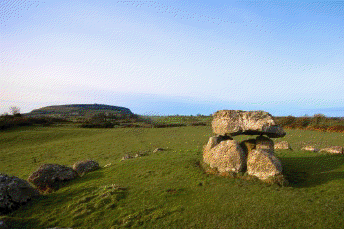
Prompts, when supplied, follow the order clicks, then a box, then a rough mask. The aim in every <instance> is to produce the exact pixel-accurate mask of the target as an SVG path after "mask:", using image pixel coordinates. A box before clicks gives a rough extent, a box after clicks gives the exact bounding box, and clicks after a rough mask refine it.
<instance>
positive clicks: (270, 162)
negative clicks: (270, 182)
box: [247, 149, 282, 180]
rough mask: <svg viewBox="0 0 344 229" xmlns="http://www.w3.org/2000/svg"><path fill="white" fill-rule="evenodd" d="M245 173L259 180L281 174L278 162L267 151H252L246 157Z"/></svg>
mask: <svg viewBox="0 0 344 229" xmlns="http://www.w3.org/2000/svg"><path fill="white" fill-rule="evenodd" d="M247 173H248V175H251V176H256V177H258V178H259V179H260V180H266V179H269V178H271V177H275V176H278V175H281V174H282V164H281V162H280V160H279V159H278V158H277V157H276V156H275V155H274V154H271V153H270V152H269V150H264V149H256V150H252V152H250V153H249V154H248V157H247Z"/></svg>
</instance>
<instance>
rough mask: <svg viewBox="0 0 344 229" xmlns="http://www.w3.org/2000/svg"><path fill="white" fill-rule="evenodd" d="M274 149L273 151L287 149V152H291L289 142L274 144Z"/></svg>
mask: <svg viewBox="0 0 344 229" xmlns="http://www.w3.org/2000/svg"><path fill="white" fill-rule="evenodd" d="M274 148H275V149H289V150H291V146H290V144H289V142H287V141H282V142H276V143H275V147H274Z"/></svg>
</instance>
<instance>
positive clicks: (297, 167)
mask: <svg viewBox="0 0 344 229" xmlns="http://www.w3.org/2000/svg"><path fill="white" fill-rule="evenodd" d="M279 159H280V160H281V163H282V165H283V174H284V175H285V177H286V179H287V180H288V181H289V185H290V186H291V187H295V188H306V187H314V186H318V185H321V184H325V183H327V182H329V181H332V180H339V179H344V172H341V171H334V170H336V169H338V168H340V167H341V166H342V165H343V164H344V156H343V155H319V156H317V157H280V158H279Z"/></svg>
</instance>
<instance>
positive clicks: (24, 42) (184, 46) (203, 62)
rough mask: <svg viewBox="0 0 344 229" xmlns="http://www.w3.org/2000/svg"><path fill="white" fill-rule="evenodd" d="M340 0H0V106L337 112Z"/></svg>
mask: <svg viewBox="0 0 344 229" xmlns="http://www.w3.org/2000/svg"><path fill="white" fill-rule="evenodd" d="M343 18H344V3H343V2H340V1H331V2H330V1H320V2H319V1H317V2H313V1H210V0H202V1H187V0H186V1H177V0H169V1H166V0H165V1H163V0H162V1H101V0H100V1H90V0H83V1H69V0H68V1H67V0H61V1H49V0H46V1H20V0H14V1H13V0H3V1H0V85H1V86H2V87H1V90H0V113H4V112H7V111H9V108H10V107H11V106H17V107H20V108H21V112H23V113H24V112H29V111H31V110H32V109H36V108H39V107H43V106H49V105H56V104H74V103H98V104H109V105H115V106H124V107H128V108H129V109H131V110H132V111H133V112H134V113H138V114H155V115H167V114H199V113H200V114H212V113H214V112H215V111H216V110H220V109H242V110H266V111H268V112H270V113H271V114H273V115H295V116H301V115H305V114H307V115H313V114H316V113H323V114H325V115H327V116H344V103H343V102H344V93H343V85H344V75H343V73H344V65H343V64H344V58H343V57H344V53H343V52H344V31H343V30H344V21H343Z"/></svg>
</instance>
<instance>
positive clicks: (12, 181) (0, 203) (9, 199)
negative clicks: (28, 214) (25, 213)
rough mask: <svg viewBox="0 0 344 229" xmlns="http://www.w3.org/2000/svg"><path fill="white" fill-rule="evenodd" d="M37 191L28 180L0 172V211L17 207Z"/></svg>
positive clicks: (6, 211)
mask: <svg viewBox="0 0 344 229" xmlns="http://www.w3.org/2000/svg"><path fill="white" fill-rule="evenodd" d="M38 195H39V192H38V191H37V190H36V189H35V188H33V187H32V186H31V185H30V184H29V182H27V181H25V180H22V179H19V178H18V177H15V176H8V175H6V174H1V173H0V213H1V214H6V213H10V212H11V211H13V210H15V209H17V208H18V207H19V206H20V205H21V204H24V203H26V202H27V201H29V200H30V199H31V198H32V197H34V196H38Z"/></svg>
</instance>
